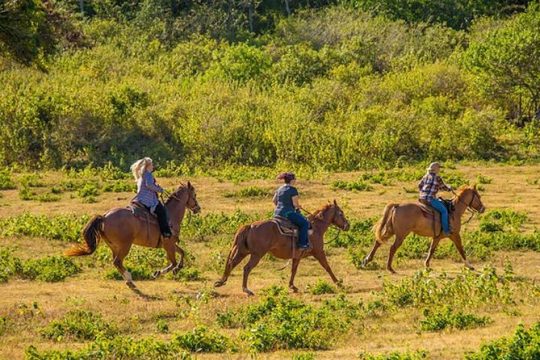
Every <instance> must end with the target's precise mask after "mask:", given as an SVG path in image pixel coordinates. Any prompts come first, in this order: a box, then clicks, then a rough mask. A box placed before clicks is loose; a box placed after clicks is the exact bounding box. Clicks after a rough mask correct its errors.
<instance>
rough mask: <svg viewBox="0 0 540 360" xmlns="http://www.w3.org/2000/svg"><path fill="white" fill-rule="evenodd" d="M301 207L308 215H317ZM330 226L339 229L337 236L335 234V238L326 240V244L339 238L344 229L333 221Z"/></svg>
mask: <svg viewBox="0 0 540 360" xmlns="http://www.w3.org/2000/svg"><path fill="white" fill-rule="evenodd" d="M300 209H302V210H303V211H304V212H305V213H307V214H308V215H310V216H313V217H315V215H313V214H312V213H310V212H309V211H307V210H306V209H304V208H303V207H301V208H300ZM330 226H333V227H335V228H336V229H337V231H338V232H337V234H336V236H334V238H333V239H332V240H330V241H327V242H325V243H324V244H325V245H326V244H331V243H333V242H334V241H336V240H337V238H339V235H340V234H341V230H342V229H341V228H340V227H339V226H337V225H335V224H333V223H330Z"/></svg>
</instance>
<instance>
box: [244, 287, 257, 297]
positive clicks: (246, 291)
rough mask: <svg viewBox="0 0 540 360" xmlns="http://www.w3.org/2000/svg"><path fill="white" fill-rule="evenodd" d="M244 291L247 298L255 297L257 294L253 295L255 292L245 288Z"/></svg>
mask: <svg viewBox="0 0 540 360" xmlns="http://www.w3.org/2000/svg"><path fill="white" fill-rule="evenodd" d="M243 290H244V292H245V293H246V294H247V296H253V295H255V293H253V291H251V290H249V289H248V288H244V289H243Z"/></svg>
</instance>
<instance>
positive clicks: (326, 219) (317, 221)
mask: <svg viewBox="0 0 540 360" xmlns="http://www.w3.org/2000/svg"><path fill="white" fill-rule="evenodd" d="M330 210H331V209H330V208H328V209H326V210H325V211H324V212H323V213H322V214H320V215H317V216H315V217H314V218H313V220H312V223H313V227H314V228H315V230H317V232H319V233H320V234H321V235H323V234H324V233H325V232H326V230H328V228H329V227H330V224H331V221H330Z"/></svg>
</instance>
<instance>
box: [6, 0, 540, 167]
mask: <svg viewBox="0 0 540 360" xmlns="http://www.w3.org/2000/svg"><path fill="white" fill-rule="evenodd" d="M81 3H82V5H83V7H82V9H81V8H80V5H81ZM527 3H528V2H527V1H480V0H475V1H462V0H445V1H420V0H407V1H400V2H395V1H390V0H388V1H377V2H374V1H370V0H347V1H346V0H342V1H330V0H327V1H323V0H320V1H307V0H306V1H287V0H285V1H277V0H272V1H271V0H264V1H258V0H257V1H239V0H227V1H226V0H216V1H212V2H206V1H196V0H193V1H179V0H132V1H115V0H95V1H82V2H81V1H75V0H72V1H41V0H6V1H2V2H0V10H1V11H0V20H1V24H2V25H1V26H0V54H2V57H1V58H0V83H1V84H2V86H1V89H0V93H1V96H0V163H2V164H4V165H11V166H13V165H23V166H26V167H32V168H35V167H43V168H60V167H63V166H67V167H83V166H86V165H88V164H93V165H94V166H102V165H104V164H107V163H108V162H111V163H112V164H113V165H114V166H118V167H121V168H123V169H127V166H128V165H129V164H130V163H131V162H132V161H133V160H135V159H136V158H139V157H141V156H142V155H143V154H148V155H150V156H152V157H153V158H155V159H157V160H159V161H160V162H161V163H162V164H163V163H165V162H172V164H176V166H178V165H179V164H183V165H182V166H183V169H184V170H193V169H194V168H202V169H210V168H214V167H216V166H218V167H223V166H224V165H226V164H232V165H250V166H267V167H275V166H286V165H290V164H296V165H300V166H305V167H307V168H311V169H322V170H330V171H336V170H356V169H363V168H373V167H381V166H382V167H392V166H395V165H401V164H407V163H415V162H418V161H426V159H435V158H437V159H441V160H463V159H468V160H495V161H512V162H516V161H517V162H521V161H524V160H525V161H534V160H537V159H538V156H539V154H540V153H539V150H538V149H539V145H540V121H539V120H538V117H539V115H540V114H539V108H540V62H539V61H538V58H539V55H540V38H539V37H538V28H539V27H540V8H539V7H538V6H537V5H535V3H534V2H531V4H529V5H528V4H527ZM81 10H82V13H81Z"/></svg>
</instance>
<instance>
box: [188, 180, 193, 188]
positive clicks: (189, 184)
mask: <svg viewBox="0 0 540 360" xmlns="http://www.w3.org/2000/svg"><path fill="white" fill-rule="evenodd" d="M187 187H188V189H191V188H192V187H193V186H191V182H190V181H188V182H187Z"/></svg>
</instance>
